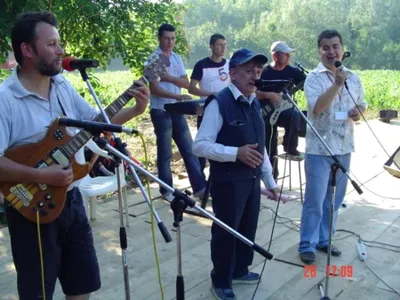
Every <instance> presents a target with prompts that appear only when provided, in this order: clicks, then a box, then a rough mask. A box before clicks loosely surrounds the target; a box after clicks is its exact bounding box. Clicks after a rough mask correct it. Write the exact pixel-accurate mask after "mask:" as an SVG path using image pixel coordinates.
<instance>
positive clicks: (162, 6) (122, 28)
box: [0, 0, 187, 70]
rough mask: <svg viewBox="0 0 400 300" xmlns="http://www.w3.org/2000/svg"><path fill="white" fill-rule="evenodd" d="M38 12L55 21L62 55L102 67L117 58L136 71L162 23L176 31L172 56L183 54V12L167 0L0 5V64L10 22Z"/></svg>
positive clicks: (45, 0) (10, 1)
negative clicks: (92, 61)
mask: <svg viewBox="0 0 400 300" xmlns="http://www.w3.org/2000/svg"><path fill="white" fill-rule="evenodd" d="M38 10H48V11H52V12H54V13H55V15H56V16H57V19H58V21H59V26H58V29H59V32H60V38H61V42H62V44H63V46H64V49H65V52H66V55H71V56H76V57H82V58H95V59H98V60H99V61H100V63H101V64H102V65H103V66H104V65H106V63H107V62H108V61H109V60H110V59H111V58H113V57H116V56H121V57H122V59H123V60H124V63H125V64H127V65H128V66H130V67H131V68H134V69H137V70H141V68H142V67H143V62H144V60H145V59H146V58H147V57H148V55H149V54H150V53H151V52H152V51H153V50H154V49H155V48H156V46H157V35H156V33H157V28H158V27H159V26H160V25H161V24H162V23H171V24H173V25H175V26H176V27H177V36H178V39H177V40H178V42H177V51H180V52H181V53H183V54H185V53H186V51H187V43H186V40H185V39H184V38H182V33H183V31H182V26H181V25H182V20H181V19H180V16H181V15H182V13H183V11H184V6H182V5H179V4H175V3H174V2H173V1H172V0H159V1H158V2H154V1H146V0H36V1H32V0H30V1H27V0H0V58H3V59H4V58H5V57H6V55H7V51H8V50H11V49H10V44H11V41H10V32H11V27H12V24H13V22H14V20H15V18H16V16H17V15H18V14H19V13H21V12H25V11H38Z"/></svg>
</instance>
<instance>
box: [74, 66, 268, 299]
mask: <svg viewBox="0 0 400 300" xmlns="http://www.w3.org/2000/svg"><path fill="white" fill-rule="evenodd" d="M79 71H80V72H81V75H82V77H83V79H84V81H85V82H86V83H87V85H88V87H89V90H90V92H91V93H92V95H93V97H94V98H95V100H96V103H97V104H98V106H99V108H100V110H101V112H102V114H103V116H104V119H105V120H106V121H107V122H108V123H110V120H109V119H108V116H107V114H106V113H105V111H104V110H103V108H102V107H101V104H100V101H99V100H98V98H97V96H96V93H95V91H94V89H93V87H92V85H91V84H90V82H89V79H88V76H87V74H86V72H85V70H84V69H80V70H79ZM114 136H115V135H114ZM99 140H100V141H101V140H102V141H104V142H103V143H105V145H104V149H107V150H108V152H109V153H110V154H112V155H113V156H114V157H118V158H119V159H121V160H123V161H126V162H127V163H128V164H129V167H130V170H131V171H132V174H134V177H135V180H136V183H137V184H138V186H139V187H140V189H141V191H142V194H143V196H144V197H145V198H146V201H148V202H149V203H150V200H148V196H147V194H146V192H145V190H144V188H143V185H142V184H141V182H140V180H139V178H138V176H137V174H136V171H135V169H137V170H138V171H140V173H142V174H144V175H146V176H147V177H148V178H151V179H153V180H154V181H155V182H157V183H158V184H159V185H160V186H162V187H163V188H165V189H166V190H168V191H169V192H171V193H172V195H174V200H173V201H171V209H172V210H173V212H174V227H176V228H177V241H178V243H177V250H178V251H177V252H178V276H177V282H176V288H177V299H178V300H183V299H184V297H185V296H184V292H185V291H184V279H183V276H182V260H181V253H182V251H181V244H180V242H181V235H180V225H179V224H180V222H181V221H182V220H183V216H182V213H183V211H184V210H185V209H186V207H187V206H190V207H191V208H195V209H196V210H197V211H198V212H199V213H201V214H202V215H204V216H205V217H207V218H209V219H211V220H213V222H214V223H215V224H217V225H218V226H220V227H222V228H223V229H224V230H226V231H228V232H229V233H230V234H232V235H233V236H235V237H236V238H238V239H239V240H241V241H242V242H243V243H245V244H246V245H248V246H249V247H251V248H252V249H253V250H254V251H256V252H257V253H259V254H261V255H262V256H264V257H265V258H266V259H268V260H271V259H272V258H273V255H272V253H270V252H269V251H267V250H265V249H264V248H262V247H261V246H260V245H258V244H256V243H254V242H252V241H251V240H249V239H248V238H246V237H245V236H243V235H242V234H240V233H239V232H237V231H236V230H234V229H232V228H231V227H229V226H228V225H226V224H225V223H224V222H222V221H221V220H219V219H217V218H216V217H215V216H214V215H213V214H212V213H210V212H208V211H207V210H205V209H203V208H201V207H199V206H198V205H197V204H196V201H195V200H194V199H192V198H190V197H189V196H188V195H186V194H185V193H182V192H181V191H180V190H178V189H174V188H173V187H170V186H169V185H167V184H166V183H165V182H163V181H162V180H160V179H159V178H158V177H156V176H154V175H153V174H152V173H150V172H149V171H147V170H146V169H144V168H142V167H141V166H140V165H139V164H137V163H136V162H134V161H133V160H132V159H130V158H129V157H128V156H127V155H126V152H125V151H124V150H125V149H124V147H123V146H122V143H121V140H120V139H119V138H116V144H117V146H116V147H113V146H111V145H110V144H109V143H108V142H107V141H105V140H104V139H99ZM119 150H123V151H119ZM133 167H134V168H133ZM117 172H118V171H117ZM120 202H121V203H120V205H121V206H122V200H120ZM149 205H150V204H149ZM153 213H154V214H155V211H154V209H153ZM155 215H156V214H155ZM120 220H121V229H120V238H121V248H122V249H123V256H122V261H123V266H124V280H125V296H126V299H130V294H129V278H128V269H127V263H126V246H127V242H126V232H125V228H124V227H123V222H124V221H123V216H122V209H120ZM162 225H163V228H164V229H165V231H162V233H163V236H164V238H165V239H166V237H167V235H164V233H165V234H168V237H169V241H171V237H170V236H169V233H168V232H167V231H166V228H165V226H164V224H162ZM160 229H161V228H160ZM124 250H125V251H124Z"/></svg>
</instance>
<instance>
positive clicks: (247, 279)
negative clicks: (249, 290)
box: [232, 272, 260, 284]
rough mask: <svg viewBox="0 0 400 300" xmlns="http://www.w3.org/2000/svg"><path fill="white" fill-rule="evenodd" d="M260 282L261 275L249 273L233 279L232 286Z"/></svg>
mask: <svg viewBox="0 0 400 300" xmlns="http://www.w3.org/2000/svg"><path fill="white" fill-rule="evenodd" d="M259 280H260V274H258V273H253V272H249V273H248V274H247V275H244V276H242V277H238V278H233V279H232V284H257V283H258V281H259Z"/></svg>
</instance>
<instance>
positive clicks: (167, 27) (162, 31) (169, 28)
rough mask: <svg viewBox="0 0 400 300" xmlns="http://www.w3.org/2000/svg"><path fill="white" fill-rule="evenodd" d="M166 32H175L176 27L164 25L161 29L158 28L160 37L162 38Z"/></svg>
mask: <svg viewBox="0 0 400 300" xmlns="http://www.w3.org/2000/svg"><path fill="white" fill-rule="evenodd" d="M164 31H170V32H175V27H174V26H173V25H171V24H162V25H161V26H160V28H158V37H162V35H163V33H164Z"/></svg>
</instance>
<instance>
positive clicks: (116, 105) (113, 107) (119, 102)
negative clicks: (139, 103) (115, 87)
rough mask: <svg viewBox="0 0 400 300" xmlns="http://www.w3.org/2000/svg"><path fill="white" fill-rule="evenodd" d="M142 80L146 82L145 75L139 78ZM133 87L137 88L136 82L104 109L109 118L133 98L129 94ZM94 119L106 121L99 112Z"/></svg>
mask: <svg viewBox="0 0 400 300" xmlns="http://www.w3.org/2000/svg"><path fill="white" fill-rule="evenodd" d="M138 81H140V82H142V83H144V84H146V83H147V80H146V78H144V77H143V76H142V77H140V78H139V80H138ZM131 88H134V89H135V88H137V86H136V85H135V84H133V85H132V86H130V87H129V89H127V90H126V91H125V92H123V93H122V94H121V95H120V96H119V97H118V98H117V99H116V100H115V101H114V102H113V103H111V104H110V105H109V106H108V107H107V108H106V109H105V110H104V111H105V113H106V114H107V117H108V119H110V120H111V119H112V118H113V117H114V116H115V115H116V114H117V113H118V112H119V111H120V110H121V109H122V108H123V107H124V106H125V105H126V104H127V103H128V102H129V101H130V100H131V99H132V97H131V96H129V95H128V91H129V90H130V89H131ZM93 121H96V122H105V120H104V116H103V115H102V114H99V115H98V116H97V117H96V118H95V119H94V120H93Z"/></svg>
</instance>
